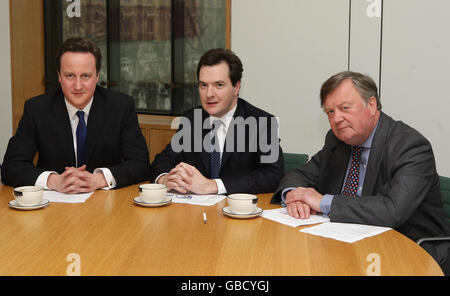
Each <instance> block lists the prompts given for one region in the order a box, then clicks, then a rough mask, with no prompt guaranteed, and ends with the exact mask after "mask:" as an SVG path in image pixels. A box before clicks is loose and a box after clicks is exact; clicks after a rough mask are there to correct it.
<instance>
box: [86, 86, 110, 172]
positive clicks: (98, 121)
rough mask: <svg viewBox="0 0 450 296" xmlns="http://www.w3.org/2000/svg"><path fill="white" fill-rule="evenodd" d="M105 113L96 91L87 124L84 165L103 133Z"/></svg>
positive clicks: (103, 104)
mask: <svg viewBox="0 0 450 296" xmlns="http://www.w3.org/2000/svg"><path fill="white" fill-rule="evenodd" d="M105 112H106V111H105V98H104V97H103V96H102V95H101V94H100V93H99V92H98V91H97V90H96V91H95V93H94V99H93V101H92V106H91V110H90V111H89V116H88V123H87V136H86V164H88V163H89V160H90V158H91V157H92V155H93V152H94V148H95V146H96V144H97V143H98V141H99V140H100V138H101V135H102V134H104V132H105V130H104V125H105V123H104V120H105V119H106V118H107V117H106V114H105Z"/></svg>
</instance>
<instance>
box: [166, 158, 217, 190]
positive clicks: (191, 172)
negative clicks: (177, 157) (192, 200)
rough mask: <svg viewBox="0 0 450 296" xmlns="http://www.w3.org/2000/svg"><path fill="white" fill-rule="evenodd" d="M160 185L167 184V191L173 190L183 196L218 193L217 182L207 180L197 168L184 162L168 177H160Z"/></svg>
mask: <svg viewBox="0 0 450 296" xmlns="http://www.w3.org/2000/svg"><path fill="white" fill-rule="evenodd" d="M158 183H162V184H165V185H166V186H167V191H170V190H172V189H173V190H176V191H178V192H180V193H183V194H185V193H188V192H193V193H195V194H213V193H217V183H216V181H214V180H213V179H208V178H206V177H205V176H203V175H202V174H201V173H200V172H199V170H198V169H197V168H196V167H194V166H192V165H189V164H187V163H184V162H181V163H179V164H178V165H177V166H176V167H174V168H173V169H172V170H171V171H170V172H169V173H168V174H167V175H164V176H162V177H160V178H159V179H158Z"/></svg>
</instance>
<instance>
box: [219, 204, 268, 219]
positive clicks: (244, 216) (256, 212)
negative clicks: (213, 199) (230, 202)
mask: <svg viewBox="0 0 450 296" xmlns="http://www.w3.org/2000/svg"><path fill="white" fill-rule="evenodd" d="M262 212H263V210H262V209H261V208H258V207H256V209H255V210H254V211H253V213H250V214H235V213H233V212H232V211H231V210H230V208H229V207H224V208H223V209H222V213H224V214H225V215H227V216H229V217H232V218H238V219H248V218H253V217H256V216H259V215H261V214H262Z"/></svg>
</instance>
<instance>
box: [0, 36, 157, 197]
mask: <svg viewBox="0 0 450 296" xmlns="http://www.w3.org/2000/svg"><path fill="white" fill-rule="evenodd" d="M100 68H101V53H100V50H99V49H98V47H97V46H96V45H95V44H93V43H92V42H90V41H87V40H83V39H81V38H73V39H69V40H67V41H65V42H64V44H63V45H62V46H61V47H60V49H59V51H58V55H57V71H58V78H59V82H60V85H61V88H60V89H59V90H57V91H56V92H55V93H54V94H46V95H41V96H37V97H34V98H32V99H30V100H28V101H27V102H26V103H25V107H24V112H23V116H22V119H21V120H20V123H19V126H18V129H17V132H16V134H15V135H14V136H13V137H12V138H11V139H10V141H9V144H8V148H7V150H6V153H5V157H4V163H3V167H2V181H3V183H4V184H7V185H11V186H14V187H16V186H21V185H40V186H42V187H44V188H46V189H53V190H56V191H59V192H64V193H79V192H90V191H93V190H96V189H99V188H104V189H109V188H114V187H122V186H126V185H130V184H135V183H138V182H141V181H145V180H146V179H147V177H148V173H149V158H148V150H147V145H146V143H145V139H144V137H143V136H142V133H141V130H140V128H139V125H138V121H137V116H136V112H135V109H134V101H133V99H132V98H131V97H129V96H127V95H124V94H121V93H118V92H114V91H110V90H107V89H104V88H102V87H99V86H97V82H98V79H99V71H100ZM36 152H37V153H38V159H37V165H36V166H35V165H33V158H34V157H35V154H36Z"/></svg>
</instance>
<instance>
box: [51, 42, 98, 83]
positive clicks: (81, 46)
mask: <svg viewBox="0 0 450 296" xmlns="http://www.w3.org/2000/svg"><path fill="white" fill-rule="evenodd" d="M66 52H84V53H92V54H93V55H94V57H95V68H96V70H97V75H98V74H99V73H100V69H101V68H102V53H101V51H100V49H99V48H98V47H97V45H95V43H94V42H92V41H89V40H87V39H83V38H79V37H76V38H69V39H67V40H66V41H64V43H63V44H62V45H61V46H60V47H59V48H58V51H57V53H56V71H57V72H58V73H59V71H60V70H61V57H62V56H63V54H65V53H66Z"/></svg>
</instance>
